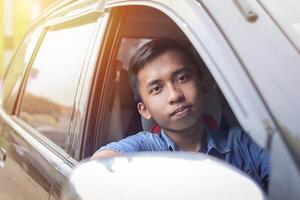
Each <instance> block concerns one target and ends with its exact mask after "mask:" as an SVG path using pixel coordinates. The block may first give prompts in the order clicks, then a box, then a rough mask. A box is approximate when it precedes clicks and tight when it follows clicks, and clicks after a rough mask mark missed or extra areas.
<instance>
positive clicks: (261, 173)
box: [99, 128, 270, 191]
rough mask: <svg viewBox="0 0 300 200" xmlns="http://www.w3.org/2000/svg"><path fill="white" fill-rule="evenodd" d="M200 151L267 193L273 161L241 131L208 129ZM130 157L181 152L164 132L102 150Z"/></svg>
mask: <svg viewBox="0 0 300 200" xmlns="http://www.w3.org/2000/svg"><path fill="white" fill-rule="evenodd" d="M201 146H202V147H201V150H200V152H202V153H205V154H209V155H212V156H214V157H217V158H219V159H221V160H223V161H225V162H227V163H230V164H232V165H233V166H235V167H237V168H239V169H240V170H242V171H244V172H246V173H247V174H248V175H249V176H250V177H251V178H252V179H253V180H254V181H256V182H257V183H258V184H259V185H260V186H261V187H262V188H263V189H264V190H265V191H266V190H267V184H268V182H269V175H270V159H269V156H268V154H267V153H266V152H265V151H264V150H263V149H261V148H260V147H259V146H258V145H257V144H256V143H254V141H253V140H252V139H251V138H250V136H249V135H247V134H246V133H245V132H244V131H242V129H240V128H231V129H230V130H229V131H228V132H220V131H210V130H208V129H206V131H205V134H204V139H203V144H202V145H201ZM105 149H108V150H113V151H116V152H119V153H123V154H128V153H134V152H140V151H180V149H179V148H178V147H177V146H176V144H175V143H174V142H173V141H172V140H171V139H170V138H169V137H168V135H167V134H165V133H164V132H163V131H161V133H160V134H152V133H151V132H147V131H143V132H140V133H138V134H136V135H133V136H129V137H127V138H125V139H122V140H120V141H118V142H112V143H110V144H107V145H106V146H103V147H101V148H100V149H99V151H101V150H105Z"/></svg>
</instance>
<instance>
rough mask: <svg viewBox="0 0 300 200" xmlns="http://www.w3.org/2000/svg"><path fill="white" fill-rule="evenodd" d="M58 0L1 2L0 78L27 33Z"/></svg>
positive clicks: (5, 0) (10, 0)
mask: <svg viewBox="0 0 300 200" xmlns="http://www.w3.org/2000/svg"><path fill="white" fill-rule="evenodd" d="M55 1H56V0H0V78H1V77H2V76H3V73H4V70H5V68H6V67H7V65H8V62H9V60H10V58H11V56H12V55H13V52H14V50H15V48H16V46H17V44H18V43H19V42H20V40H21V39H22V36H23V35H24V33H25V31H26V30H27V29H28V27H29V26H30V24H31V23H32V22H33V20H35V19H36V18H37V17H38V16H39V14H40V13H41V12H42V11H43V10H44V9H45V8H47V7H48V6H50V5H51V4H52V3H53V2H55Z"/></svg>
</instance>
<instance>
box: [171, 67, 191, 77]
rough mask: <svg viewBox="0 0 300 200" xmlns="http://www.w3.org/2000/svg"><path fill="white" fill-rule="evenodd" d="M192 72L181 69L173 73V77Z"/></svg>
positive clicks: (184, 68) (187, 69) (185, 68)
mask: <svg viewBox="0 0 300 200" xmlns="http://www.w3.org/2000/svg"><path fill="white" fill-rule="evenodd" d="M190 72H191V70H190V69H189V68H187V67H181V68H180V69H177V70H176V71H174V72H173V73H172V77H175V76H177V75H178V74H181V73H190Z"/></svg>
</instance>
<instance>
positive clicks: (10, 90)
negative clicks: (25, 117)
mask: <svg viewBox="0 0 300 200" xmlns="http://www.w3.org/2000/svg"><path fill="white" fill-rule="evenodd" d="M40 34H41V30H40V29H38V30H36V31H34V32H31V33H29V34H28V35H27V36H26V37H25V38H24V40H23V41H22V43H21V44H20V46H19V48H18V49H17V51H16V53H15V55H14V57H13V59H12V62H11V64H10V65H9V68H8V70H7V71H6V74H5V77H4V81H3V88H2V89H3V91H2V95H3V101H4V102H3V103H4V108H5V110H6V111H7V112H11V111H12V108H13V105H14V102H15V98H16V94H17V90H18V88H19V86H20V82H21V80H22V76H23V74H24V72H25V69H26V66H27V65H28V64H29V61H30V58H31V55H32V52H33V50H34V47H35V45H36V43H37V40H38V38H39V36H40Z"/></svg>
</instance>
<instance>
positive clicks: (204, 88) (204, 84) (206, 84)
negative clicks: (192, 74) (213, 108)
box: [201, 79, 211, 95]
mask: <svg viewBox="0 0 300 200" xmlns="http://www.w3.org/2000/svg"><path fill="white" fill-rule="evenodd" d="M201 86H202V91H203V94H204V95H207V94H208V93H209V90H210V88H211V83H210V82H209V80H207V79H202V80H201Z"/></svg>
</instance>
